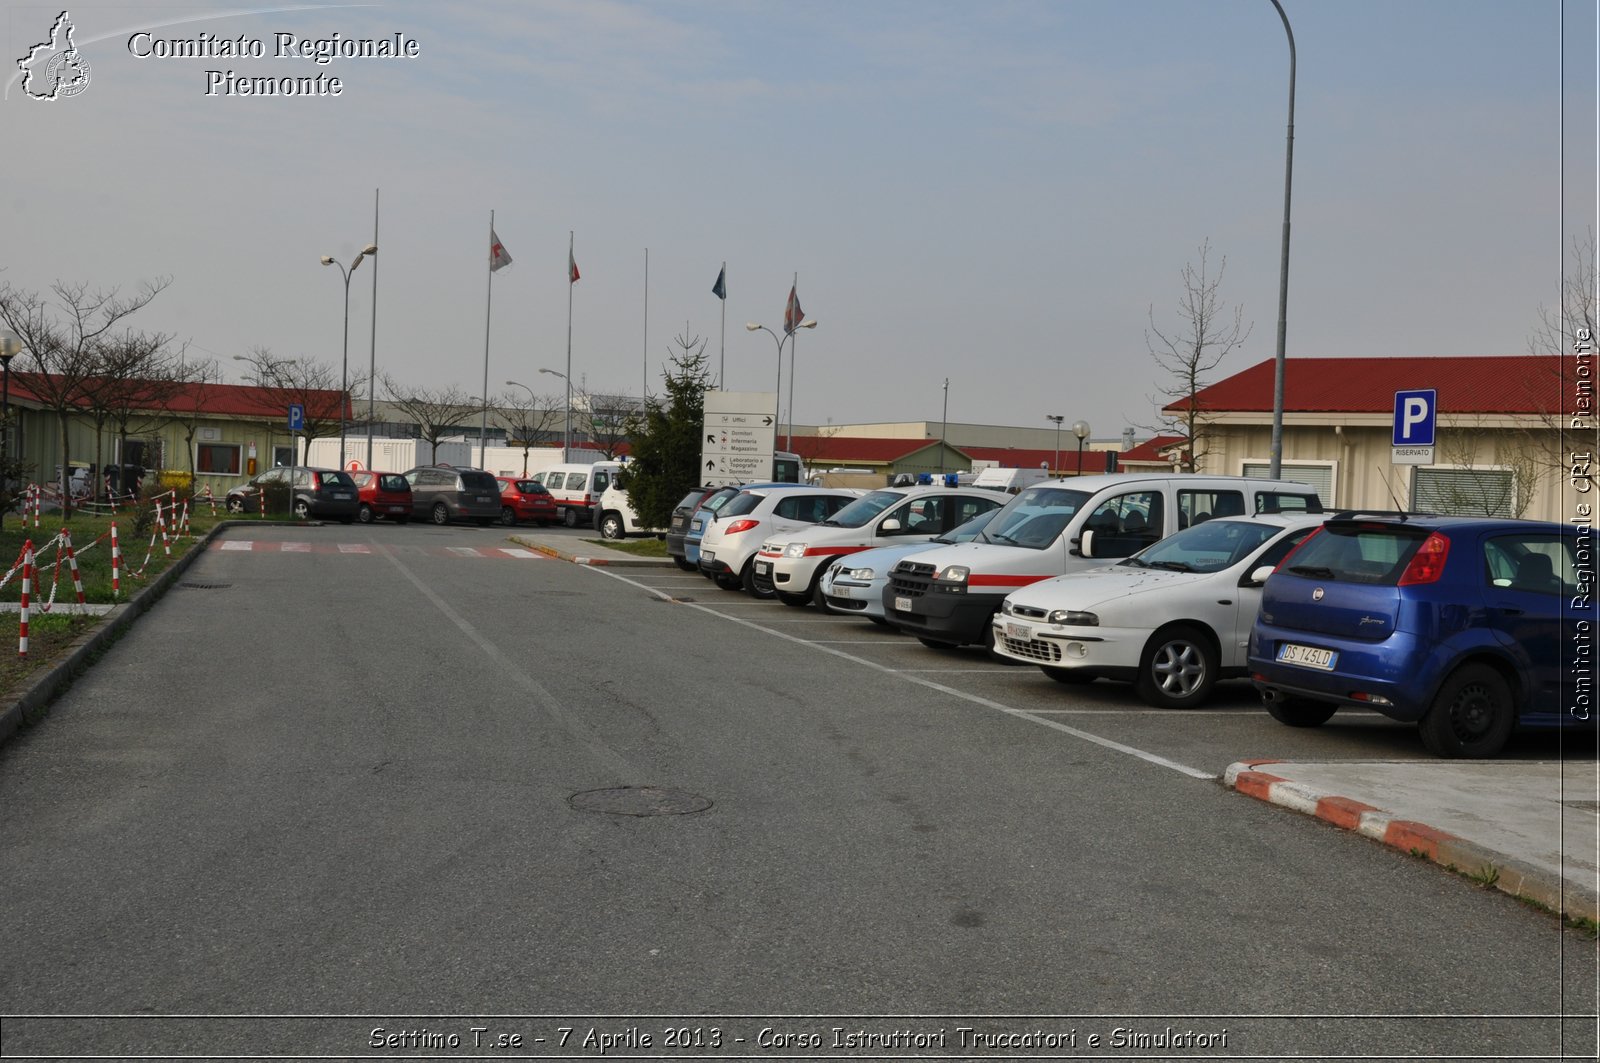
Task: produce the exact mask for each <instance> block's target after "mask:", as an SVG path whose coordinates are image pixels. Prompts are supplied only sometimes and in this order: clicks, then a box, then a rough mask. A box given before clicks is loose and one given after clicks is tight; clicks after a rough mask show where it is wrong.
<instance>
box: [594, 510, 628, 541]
mask: <svg viewBox="0 0 1600 1063" xmlns="http://www.w3.org/2000/svg"><path fill="white" fill-rule="evenodd" d="M600 538H602V539H625V538H627V529H626V528H624V527H623V526H622V514H620V513H607V514H606V515H605V516H603V517H601V518H600Z"/></svg>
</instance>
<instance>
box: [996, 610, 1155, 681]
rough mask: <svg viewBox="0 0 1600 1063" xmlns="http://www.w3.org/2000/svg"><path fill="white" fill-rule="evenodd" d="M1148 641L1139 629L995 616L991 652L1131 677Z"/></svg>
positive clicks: (1091, 672)
mask: <svg viewBox="0 0 1600 1063" xmlns="http://www.w3.org/2000/svg"><path fill="white" fill-rule="evenodd" d="M1149 640H1150V632H1149V631H1148V630H1144V629H1139V628H1114V627H1106V628H1102V627H1092V628H1080V627H1066V626H1064V625H1061V624H1042V623H1039V622H1038V621H1031V620H1022V619H1018V618H1016V617H1007V616H999V615H997V616H995V618H994V652H995V653H996V654H998V655H999V656H1001V657H1007V658H1010V659H1011V660H1014V661H1022V662H1023V663H1025V664H1037V665H1043V666H1045V667H1047V668H1070V669H1072V670H1074V671H1081V672H1083V673H1084V674H1085V675H1091V676H1104V677H1106V678H1110V679H1119V678H1120V679H1131V678H1133V677H1134V676H1135V675H1136V674H1137V673H1138V670H1139V658H1140V657H1141V656H1143V654H1144V647H1145V643H1146V642H1148V641H1149Z"/></svg>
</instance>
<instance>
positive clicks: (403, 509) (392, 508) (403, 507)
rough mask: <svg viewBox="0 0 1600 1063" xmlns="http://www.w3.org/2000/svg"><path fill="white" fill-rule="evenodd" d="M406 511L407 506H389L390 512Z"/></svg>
mask: <svg viewBox="0 0 1600 1063" xmlns="http://www.w3.org/2000/svg"><path fill="white" fill-rule="evenodd" d="M405 511H406V507H405V506H390V507H389V512H390V513H404V512H405Z"/></svg>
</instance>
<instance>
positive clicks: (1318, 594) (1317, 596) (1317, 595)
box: [1311, 587, 1322, 602]
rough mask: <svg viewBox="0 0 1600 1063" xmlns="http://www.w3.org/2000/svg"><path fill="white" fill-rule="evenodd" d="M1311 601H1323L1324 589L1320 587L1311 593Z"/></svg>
mask: <svg viewBox="0 0 1600 1063" xmlns="http://www.w3.org/2000/svg"><path fill="white" fill-rule="evenodd" d="M1311 600H1312V601H1314V602H1320V601H1322V588H1321V587H1318V588H1317V589H1316V590H1314V591H1312V592H1311Z"/></svg>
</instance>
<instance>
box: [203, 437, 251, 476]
mask: <svg viewBox="0 0 1600 1063" xmlns="http://www.w3.org/2000/svg"><path fill="white" fill-rule="evenodd" d="M243 454H244V447H242V446H240V445H239V444H238V443H196V444H195V447H194V471H195V472H197V473H201V472H209V473H215V474H217V475H219V476H238V475H240V473H241V470H242V469H243V467H244V463H243V460H242V459H243Z"/></svg>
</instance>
